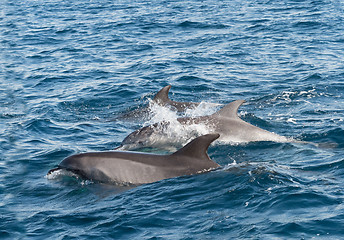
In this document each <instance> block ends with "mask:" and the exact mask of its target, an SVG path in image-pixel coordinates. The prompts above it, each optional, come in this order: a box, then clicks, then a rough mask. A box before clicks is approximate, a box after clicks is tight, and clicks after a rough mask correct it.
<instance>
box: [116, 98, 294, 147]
mask: <svg viewBox="0 0 344 240" xmlns="http://www.w3.org/2000/svg"><path fill="white" fill-rule="evenodd" d="M244 102H245V101H244V100H237V101H234V102H231V103H229V104H227V105H225V106H224V107H223V108H222V109H220V110H219V111H218V112H216V113H214V114H212V115H209V116H201V117H196V118H190V117H184V118H178V119H177V121H178V122H177V123H179V124H180V125H182V126H184V127H185V132H186V131H187V127H188V126H191V125H194V124H202V125H204V126H206V127H207V131H208V132H207V133H209V132H218V133H220V136H221V137H220V139H219V140H222V141H229V142H255V141H275V142H290V141H291V139H288V138H286V137H284V136H280V135H278V134H275V133H272V132H269V131H266V130H264V129H261V128H259V127H256V126H253V125H252V124H250V123H247V122H245V121H243V120H242V119H240V118H239V117H238V115H237V112H238V108H239V107H240V106H241V105H242V104H243V103H244ZM174 124H175V123H174ZM172 125H173V124H171V123H169V122H161V123H155V124H153V125H149V126H146V127H143V128H141V129H138V130H136V131H134V132H132V133H131V134H129V135H128V136H127V137H126V138H125V139H124V140H123V141H122V143H121V145H120V147H118V149H126V150H128V149H135V148H141V147H160V146H161V145H160V146H159V144H160V143H161V142H164V141H165V144H171V143H172V141H176V140H175V139H173V138H170V139H169V137H168V133H167V132H168V130H169V128H173V127H174V126H172ZM203 133H204V132H203ZM181 134H183V133H181ZM295 142H297V141H295Z"/></svg>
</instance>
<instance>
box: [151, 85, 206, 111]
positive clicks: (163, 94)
mask: <svg viewBox="0 0 344 240" xmlns="http://www.w3.org/2000/svg"><path fill="white" fill-rule="evenodd" d="M170 89H171V85H167V86H166V87H163V88H162V89H161V90H160V91H159V92H158V93H157V94H156V95H155V96H154V98H153V101H154V102H155V103H157V104H159V105H161V106H167V107H172V108H175V109H176V110H177V111H178V112H184V111H185V110H187V109H190V108H195V107H197V106H198V105H200V103H196V102H176V101H172V100H171V99H170V98H169V97H168V92H169V91H170Z"/></svg>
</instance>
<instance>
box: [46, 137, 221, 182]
mask: <svg viewBox="0 0 344 240" xmlns="http://www.w3.org/2000/svg"><path fill="white" fill-rule="evenodd" d="M219 136H220V135H219V134H207V135H204V136H201V137H198V138H196V139H194V140H192V141H191V142H190V143H188V144H187V145H186V146H184V147H183V148H181V149H180V150H178V151H177V152H175V153H172V154H170V155H157V154H148V153H139V152H121V151H110V152H91V153H82V154H77V155H72V156H70V157H67V158H65V159H64V160H63V161H62V162H61V163H60V164H59V165H58V167H57V168H55V169H52V170H50V171H49V172H48V174H50V173H52V172H54V171H56V170H58V169H66V170H69V171H72V172H74V173H77V174H78V175H80V176H82V177H84V178H86V179H91V180H94V181H99V182H105V183H118V184H135V185H137V184H145V183H151V182H156V181H159V180H162V179H166V178H173V177H178V176H183V175H193V174H197V173H201V172H207V171H210V170H212V169H215V168H218V167H219V166H220V165H218V164H217V163H215V162H213V161H212V160H211V159H210V158H209V156H208V154H207V149H208V147H209V145H210V144H211V143H212V142H213V141H214V140H215V139H217V138H219Z"/></svg>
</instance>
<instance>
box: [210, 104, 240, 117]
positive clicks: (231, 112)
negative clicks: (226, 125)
mask: <svg viewBox="0 0 344 240" xmlns="http://www.w3.org/2000/svg"><path fill="white" fill-rule="evenodd" d="M244 102H245V100H236V101H234V102H231V103H228V104H227V105H225V106H224V107H223V108H221V109H220V110H219V111H218V112H216V113H214V114H213V115H215V116H223V117H229V118H239V117H238V109H239V107H240V106H241V105H242V104H243V103H244Z"/></svg>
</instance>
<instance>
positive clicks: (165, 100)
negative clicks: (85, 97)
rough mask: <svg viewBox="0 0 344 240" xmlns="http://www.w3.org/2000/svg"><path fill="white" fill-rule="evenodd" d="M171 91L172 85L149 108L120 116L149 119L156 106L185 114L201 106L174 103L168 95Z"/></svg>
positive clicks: (145, 107) (194, 103)
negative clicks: (153, 107) (153, 106)
mask: <svg viewBox="0 0 344 240" xmlns="http://www.w3.org/2000/svg"><path fill="white" fill-rule="evenodd" d="M170 89H171V85H167V86H165V87H163V88H162V89H160V91H159V92H158V93H157V94H156V95H155V96H154V98H153V99H152V100H151V101H150V103H149V104H148V105H147V106H144V107H141V108H137V109H134V110H132V111H129V112H127V113H124V114H122V115H120V116H119V118H120V119H137V118H145V119H147V118H149V114H150V111H151V107H152V105H154V104H157V105H159V106H163V107H167V108H171V109H172V110H176V111H177V112H180V113H181V112H185V111H186V110H188V109H193V108H196V107H197V106H199V105H200V104H201V103H199V102H177V101H173V100H171V99H170V98H169V97H168V93H169V91H170Z"/></svg>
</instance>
